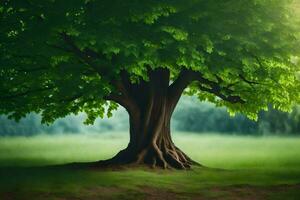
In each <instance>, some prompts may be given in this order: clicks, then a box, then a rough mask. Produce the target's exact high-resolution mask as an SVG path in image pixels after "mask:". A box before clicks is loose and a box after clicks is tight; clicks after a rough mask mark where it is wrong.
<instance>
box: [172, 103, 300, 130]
mask: <svg viewBox="0 0 300 200" xmlns="http://www.w3.org/2000/svg"><path fill="white" fill-rule="evenodd" d="M173 125H174V129H176V130H178V131H189V132H217V133H227V134H228V133H230V134H251V135H268V134H277V135H293V134H299V135H300V106H295V107H294V109H293V111H292V112H291V113H285V112H281V111H278V110H274V109H273V108H272V107H271V106H270V107H269V109H268V111H263V112H260V114H259V117H258V120H257V121H252V120H249V119H248V118H246V117H245V116H243V115H240V114H237V115H236V116H234V117H230V116H229V114H228V112H227V110H226V108H224V107H221V108H216V107H215V106H214V105H213V104H210V103H207V102H202V103H198V101H197V99H195V98H184V99H182V101H181V104H180V105H179V106H178V108H177V110H176V112H175V113H174V116H173Z"/></svg>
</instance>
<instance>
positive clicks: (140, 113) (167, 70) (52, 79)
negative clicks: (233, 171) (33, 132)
mask: <svg viewBox="0 0 300 200" xmlns="http://www.w3.org/2000/svg"><path fill="white" fill-rule="evenodd" d="M295 3H297V2H295V1H289V0H286V1H283V0H222V1H220V0H209V1H208V0H160V1H156V0H101V1H100V0H98V1H97V0H72V1H71V0H69V1H67V0H66V1H62V0H43V1H41V0H1V2H0V31H1V33H0V48H1V50H0V93H1V96H0V113H2V114H7V115H9V116H10V117H11V118H14V119H16V120H18V119H20V118H21V117H24V116H25V115H26V114H27V113H29V112H37V113H41V115H42V117H43V120H42V122H44V123H51V122H53V121H54V120H55V119H57V118H60V117H64V116H66V115H68V114H70V113H75V114H77V113H79V112H85V113H87V116H88V117H87V120H86V123H93V121H94V120H95V119H96V118H97V117H99V116H100V117H102V116H103V115H104V114H105V113H107V114H108V115H111V111H112V110H114V109H116V107H117V105H118V104H119V105H121V106H123V107H124V108H126V110H127V111H128V113H129V116H130V141H129V144H128V147H127V148H126V149H124V150H122V151H121V152H119V153H118V154H117V155H116V156H115V157H114V158H112V159H110V160H108V161H106V162H104V163H106V164H129V163H138V164H139V163H145V164H148V165H153V166H160V167H164V168H167V167H172V168H189V167H191V165H192V164H193V163H194V162H193V161H192V160H191V159H190V158H189V157H188V156H187V155H186V154H184V153H183V152H182V151H181V150H180V149H179V148H177V147H176V146H175V145H174V143H173V141H172V139H171V135H170V118H171V116H172V113H173V111H174V109H175V107H176V104H177V102H178V101H179V99H180V96H181V95H182V94H183V93H184V92H185V93H186V94H188V95H197V96H198V97H199V99H200V100H206V101H210V102H213V103H215V104H216V105H218V106H221V105H224V106H227V108H228V110H229V111H230V112H232V113H234V112H241V113H244V114H246V115H247V116H249V117H250V118H255V117H256V115H257V113H258V112H259V110H261V109H267V107H268V105H269V104H272V105H273V106H274V107H275V108H277V109H280V110H284V111H288V110H289V109H290V108H291V106H292V105H293V104H294V103H296V102H299V88H300V84H299V79H298V78H297V73H298V71H299V66H297V60H298V57H297V56H298V55H300V53H299V48H300V45H299V33H300V31H299V30H300V29H299V22H298V21H297V19H299V15H298V16H297V12H296V10H297V9H296V8H295V7H296V4H295ZM297 17H298V18H297ZM199 123H205V122H199ZM100 163H101V162H99V164H100ZM102 163H103V162H102Z"/></svg>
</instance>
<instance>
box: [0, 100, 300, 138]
mask: <svg viewBox="0 0 300 200" xmlns="http://www.w3.org/2000/svg"><path fill="white" fill-rule="evenodd" d="M85 117H86V116H85V114H84V113H81V114H79V115H77V116H75V115H69V116H67V117H65V118H62V119H58V120H56V121H55V123H53V124H52V125H50V126H47V125H43V124H41V117H40V115H38V114H35V113H31V114H29V115H27V117H26V118H24V119H21V121H20V122H18V123H17V122H15V121H13V120H9V119H7V117H6V116H4V115H0V135H2V136H9V135H16V136H17V135H18V136H19V135H23V136H31V135H37V134H63V133H68V134H79V133H99V134H100V133H104V132H110V131H113V132H119V131H122V132H124V131H128V130H129V122H128V120H129V119H128V114H127V112H126V111H125V109H123V108H122V107H119V109H118V110H117V111H115V112H114V115H113V117H111V118H104V119H101V118H98V119H97V120H96V121H95V123H94V125H89V126H88V125H84V124H83V122H84V120H85ZM171 126H172V130H173V131H183V132H196V133H199V134H201V133H219V134H237V135H238V134H240V135H300V106H296V107H294V109H293V111H292V112H291V113H283V112H280V111H277V110H274V109H272V108H271V107H270V108H269V111H267V112H265V111H263V112H261V113H260V114H259V119H258V121H256V122H255V121H251V120H249V119H247V118H246V117H245V116H243V115H241V114H237V115H236V116H235V117H230V116H229V114H228V112H227V111H226V108H224V107H216V106H215V105H214V104H211V103H208V102H200V101H199V100H198V99H197V98H196V97H187V96H183V97H182V98H181V100H180V102H179V104H178V106H177V108H176V110H175V112H174V114H173V117H172V123H171Z"/></svg>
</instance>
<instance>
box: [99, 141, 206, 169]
mask: <svg viewBox="0 0 300 200" xmlns="http://www.w3.org/2000/svg"><path fill="white" fill-rule="evenodd" d="M171 147H172V148H171ZM122 165H135V166H138V165H147V166H149V167H151V168H162V169H191V168H192V166H201V165H200V164H199V163H197V162H195V161H193V160H192V159H191V158H189V157H188V156H187V155H186V154H185V153H183V152H182V151H181V150H180V149H179V148H177V147H175V146H172V145H171V146H170V145H169V146H168V147H167V146H163V147H161V148H159V147H158V146H157V145H156V144H154V145H151V146H150V147H147V148H144V149H142V150H141V151H139V152H138V153H136V151H133V150H132V149H130V148H126V149H124V150H122V151H120V152H119V153H118V154H116V155H115V156H114V157H113V158H111V159H109V160H103V161H98V162H97V163H95V165H94V167H113V166H122Z"/></svg>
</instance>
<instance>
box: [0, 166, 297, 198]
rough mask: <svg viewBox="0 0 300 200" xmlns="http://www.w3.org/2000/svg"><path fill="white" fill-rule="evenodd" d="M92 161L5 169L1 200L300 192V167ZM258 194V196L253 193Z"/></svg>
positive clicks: (0, 180)
mask: <svg viewBox="0 0 300 200" xmlns="http://www.w3.org/2000/svg"><path fill="white" fill-rule="evenodd" d="M91 164H93V163H80V164H79V163H72V164H66V165H55V166H44V167H2V168H0V199H22V200H23V199H151V198H152V199H182V198H186V197H188V198H191V199H194V198H195V199H200V200H201V199H247V198H246V196H247V194H248V195H249V197H252V199H268V198H269V197H270V199H271V197H274V199H276V198H277V196H278V198H279V197H282V199H293V197H295V196H296V195H300V194H299V192H298V191H300V185H299V183H300V171H284V170H283V171H259V170H224V169H213V168H207V167H195V168H194V169H192V170H188V171H184V170H183V171H180V170H179V171H178V170H162V169H155V170H152V169H150V168H148V167H145V166H144V167H131V166H126V167H119V168H116V167H114V168H95V167H91ZM289 191H290V192H289ZM157 194H159V196H157ZM255 194H257V195H256V196H253V195H255ZM275 194H277V195H275ZM251 195H252V196H251ZM150 197H151V198H150ZM239 197H241V198H239ZM242 197H243V198H242ZM283 197H284V198H283ZM298 197H299V196H298ZM279 199H280V198H279Z"/></svg>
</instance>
